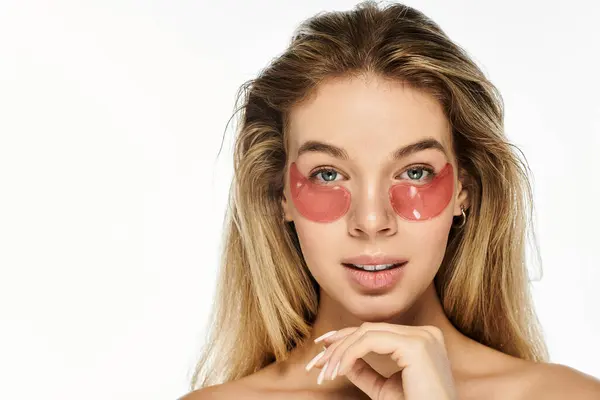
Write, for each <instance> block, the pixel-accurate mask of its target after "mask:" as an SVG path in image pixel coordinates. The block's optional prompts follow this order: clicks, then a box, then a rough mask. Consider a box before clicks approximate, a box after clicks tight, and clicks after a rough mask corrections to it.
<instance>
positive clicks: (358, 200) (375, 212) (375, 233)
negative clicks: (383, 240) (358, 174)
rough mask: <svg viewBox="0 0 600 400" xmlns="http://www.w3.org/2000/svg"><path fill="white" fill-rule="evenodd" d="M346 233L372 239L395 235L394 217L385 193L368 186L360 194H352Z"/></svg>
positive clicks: (373, 186)
mask: <svg viewBox="0 0 600 400" xmlns="http://www.w3.org/2000/svg"><path fill="white" fill-rule="evenodd" d="M349 214H350V215H349V218H348V220H349V222H348V233H349V234H350V235H351V236H354V237H362V238H367V239H372V238H376V237H386V236H392V235H394V234H396V232H397V230H398V226H397V221H396V215H395V214H394V210H393V208H392V206H391V203H390V201H389V196H388V193H387V192H385V193H384V192H382V188H381V187H376V185H370V186H369V187H367V188H366V190H363V191H362V192H361V193H353V195H352V207H351V209H350V213H349Z"/></svg>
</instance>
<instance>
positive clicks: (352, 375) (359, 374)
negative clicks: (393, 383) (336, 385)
mask: <svg viewBox="0 0 600 400" xmlns="http://www.w3.org/2000/svg"><path fill="white" fill-rule="evenodd" d="M346 378H348V380H349V381H350V382H352V383H353V384H354V386H356V387H358V388H359V389H360V390H362V391H363V392H364V393H365V394H366V395H367V396H369V397H370V398H371V399H381V400H385V399H383V397H382V392H383V388H384V386H385V385H386V382H387V378H386V377H384V376H383V375H381V374H380V373H379V372H377V371H375V370H374V369H373V368H372V367H371V366H370V365H369V364H368V363H367V362H366V361H365V360H363V359H362V358H360V359H358V360H356V362H355V363H354V364H353V365H352V368H350V370H349V371H348V372H347V373H346ZM398 384H399V386H398V387H396V388H395V389H394V390H392V391H390V392H391V393H394V400H404V394H403V393H404V392H403V390H402V386H401V381H398ZM387 385H389V384H387ZM386 390H387V388H386Z"/></svg>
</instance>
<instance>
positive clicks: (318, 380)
mask: <svg viewBox="0 0 600 400" xmlns="http://www.w3.org/2000/svg"><path fill="white" fill-rule="evenodd" d="M328 365H329V361H327V362H326V363H325V366H324V367H323V369H322V370H321V373H320V374H319V377H318V378H317V385H320V384H321V383H323V378H324V377H325V371H326V370H327V366H328Z"/></svg>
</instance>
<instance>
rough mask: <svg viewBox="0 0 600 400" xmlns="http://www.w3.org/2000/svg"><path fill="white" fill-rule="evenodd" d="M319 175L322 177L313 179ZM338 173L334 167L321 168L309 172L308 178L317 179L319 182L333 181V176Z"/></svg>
mask: <svg viewBox="0 0 600 400" xmlns="http://www.w3.org/2000/svg"><path fill="white" fill-rule="evenodd" d="M319 175H321V177H322V179H315V178H316V177H317V176H319ZM338 175H340V174H339V173H338V172H337V171H336V170H335V169H332V168H321V169H318V170H316V171H315V172H313V173H312V174H310V176H309V178H310V180H312V181H314V180H317V181H319V182H334V181H335V178H336V177H337V176H338Z"/></svg>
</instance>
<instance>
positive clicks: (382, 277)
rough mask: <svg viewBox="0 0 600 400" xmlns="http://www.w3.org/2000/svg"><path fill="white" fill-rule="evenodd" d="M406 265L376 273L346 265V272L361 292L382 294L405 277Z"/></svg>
mask: <svg viewBox="0 0 600 400" xmlns="http://www.w3.org/2000/svg"><path fill="white" fill-rule="evenodd" d="M406 264H407V262H406V263H404V264H403V265H401V266H399V267H395V268H392V269H388V270H384V271H376V272H369V271H361V270H358V269H355V268H352V267H349V266H346V265H344V270H345V272H346V276H347V277H348V278H349V280H350V281H351V282H352V283H353V284H355V285H357V287H359V288H360V290H361V291H364V290H366V291H369V292H371V291H377V292H380V291H382V290H385V291H387V290H391V288H393V287H394V286H395V285H396V283H397V282H398V281H399V280H400V279H401V278H402V276H403V275H404V271H405V268H406Z"/></svg>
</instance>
